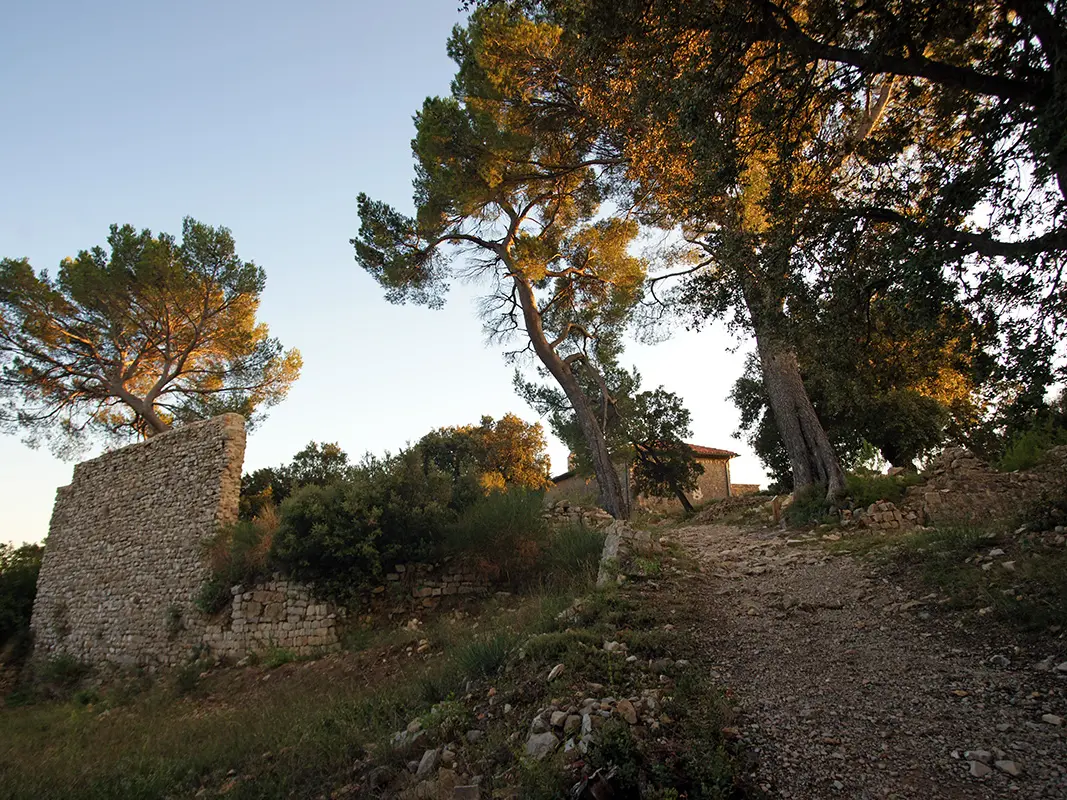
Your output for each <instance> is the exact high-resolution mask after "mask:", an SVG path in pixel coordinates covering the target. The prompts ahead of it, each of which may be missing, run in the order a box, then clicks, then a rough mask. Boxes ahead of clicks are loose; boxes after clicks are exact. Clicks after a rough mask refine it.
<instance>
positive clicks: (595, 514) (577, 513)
mask: <svg viewBox="0 0 1067 800" xmlns="http://www.w3.org/2000/svg"><path fill="white" fill-rule="evenodd" d="M542 516H543V517H544V518H545V519H546V520H547V521H548V524H549V525H553V526H557V527H559V526H565V525H580V526H582V527H583V528H596V529H600V528H605V527H607V526H608V525H610V524H611V523H612V522H614V521H615V518H614V517H613V516H611V514H609V513H608V512H607V511H605V510H604V509H602V508H597V507H596V506H579V505H575V504H574V503H572V502H571V501H570V500H558V501H557V502H555V503H553V504H552V505H550V506H549V507H548V508H546V509H545V511H544V513H543V514H542Z"/></svg>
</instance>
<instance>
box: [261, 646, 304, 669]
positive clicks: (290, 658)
mask: <svg viewBox="0 0 1067 800" xmlns="http://www.w3.org/2000/svg"><path fill="white" fill-rule="evenodd" d="M296 660H297V655H296V653H294V652H293V651H292V650H289V649H287V648H285V647H268V648H267V649H266V650H264V651H263V652H262V653H261V654H260V656H259V663H260V664H262V665H263V666H265V667H266V668H267V669H277V668H278V667H280V666H282V665H283V664H291V663H292V662H294V661H296Z"/></svg>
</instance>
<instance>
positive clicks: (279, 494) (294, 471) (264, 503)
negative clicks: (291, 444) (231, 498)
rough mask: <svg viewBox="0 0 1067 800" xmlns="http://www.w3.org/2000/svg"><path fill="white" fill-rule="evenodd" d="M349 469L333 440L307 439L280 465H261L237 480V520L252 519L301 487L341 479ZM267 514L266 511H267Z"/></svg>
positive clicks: (344, 477)
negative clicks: (238, 497)
mask: <svg viewBox="0 0 1067 800" xmlns="http://www.w3.org/2000/svg"><path fill="white" fill-rule="evenodd" d="M351 470H352V466H351V465H350V464H349V463H348V454H347V453H346V452H345V451H344V450H342V449H341V447H340V445H338V444H337V443H335V442H323V443H322V444H319V443H318V442H315V441H312V442H309V443H308V445H307V447H305V448H304V449H303V450H301V451H300V452H299V453H297V454H296V455H295V456H293V460H292V461H291V462H289V463H288V464H283V465H282V466H280V467H263V468H262V469H257V470H256V471H255V472H253V473H251V474H247V475H244V476H243V477H242V479H241V505H240V508H241V519H247V520H252V519H254V518H255V517H257V516H259V515H260V514H262V513H264V511H266V510H267V509H268V508H270V507H271V506H274V507H277V506H278V505H280V504H281V502H282V501H283V500H285V498H287V497H288V496H289V495H290V494H292V492H293V490H294V489H298V488H299V487H301V486H308V485H315V486H326V485H327V484H330V483H335V482H337V481H343V480H345V479H346V478H347V477H348V476H349V474H350V472H351ZM268 513H269V512H268Z"/></svg>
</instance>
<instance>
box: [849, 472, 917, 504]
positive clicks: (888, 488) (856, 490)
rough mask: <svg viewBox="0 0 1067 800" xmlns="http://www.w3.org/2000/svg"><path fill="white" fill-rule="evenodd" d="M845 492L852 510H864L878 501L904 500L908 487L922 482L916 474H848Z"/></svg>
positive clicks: (892, 501)
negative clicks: (850, 502)
mask: <svg viewBox="0 0 1067 800" xmlns="http://www.w3.org/2000/svg"><path fill="white" fill-rule="evenodd" d="M845 481H846V482H845V492H846V494H847V496H848V498H849V499H850V500H851V501H852V505H853V507H854V508H866V507H867V506H869V505H870V504H871V503H874V502H877V501H878V500H887V501H888V502H890V503H896V502H898V501H900V500H902V499H903V498H904V493H905V492H906V491H907V489H908V487H909V486H914V485H916V484H917V483H920V482H921V481H922V478H921V477H919V475H918V474H917V473H914V472H904V473H901V474H900V475H860V474H850V475H848V476H846V478H845Z"/></svg>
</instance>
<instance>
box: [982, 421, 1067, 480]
mask: <svg viewBox="0 0 1067 800" xmlns="http://www.w3.org/2000/svg"><path fill="white" fill-rule="evenodd" d="M1064 444H1067V428H1064V427H1062V426H1060V425H1057V424H1055V423H1054V422H1053V421H1052V420H1047V421H1045V422H1042V423H1038V424H1035V425H1034V426H1033V427H1031V428H1029V429H1028V430H1026V431H1024V432H1022V433H1020V434H1019V435H1017V436H1016V437H1015V438H1013V439H1012V440H1011V443H1010V444H1009V445H1008V447H1007V449H1006V450H1005V451H1004V455H1003V456H1001V458H1000V461H999V462H998V463H997V469H999V470H1001V471H1002V472H1014V471H1016V470H1020V469H1030V468H1031V467H1036V466H1037V465H1038V464H1039V463H1041V460H1042V458H1043V457H1044V455H1045V453H1046V452H1048V451H1049V450H1051V449H1052V448H1053V447H1058V446H1060V445H1064Z"/></svg>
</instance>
